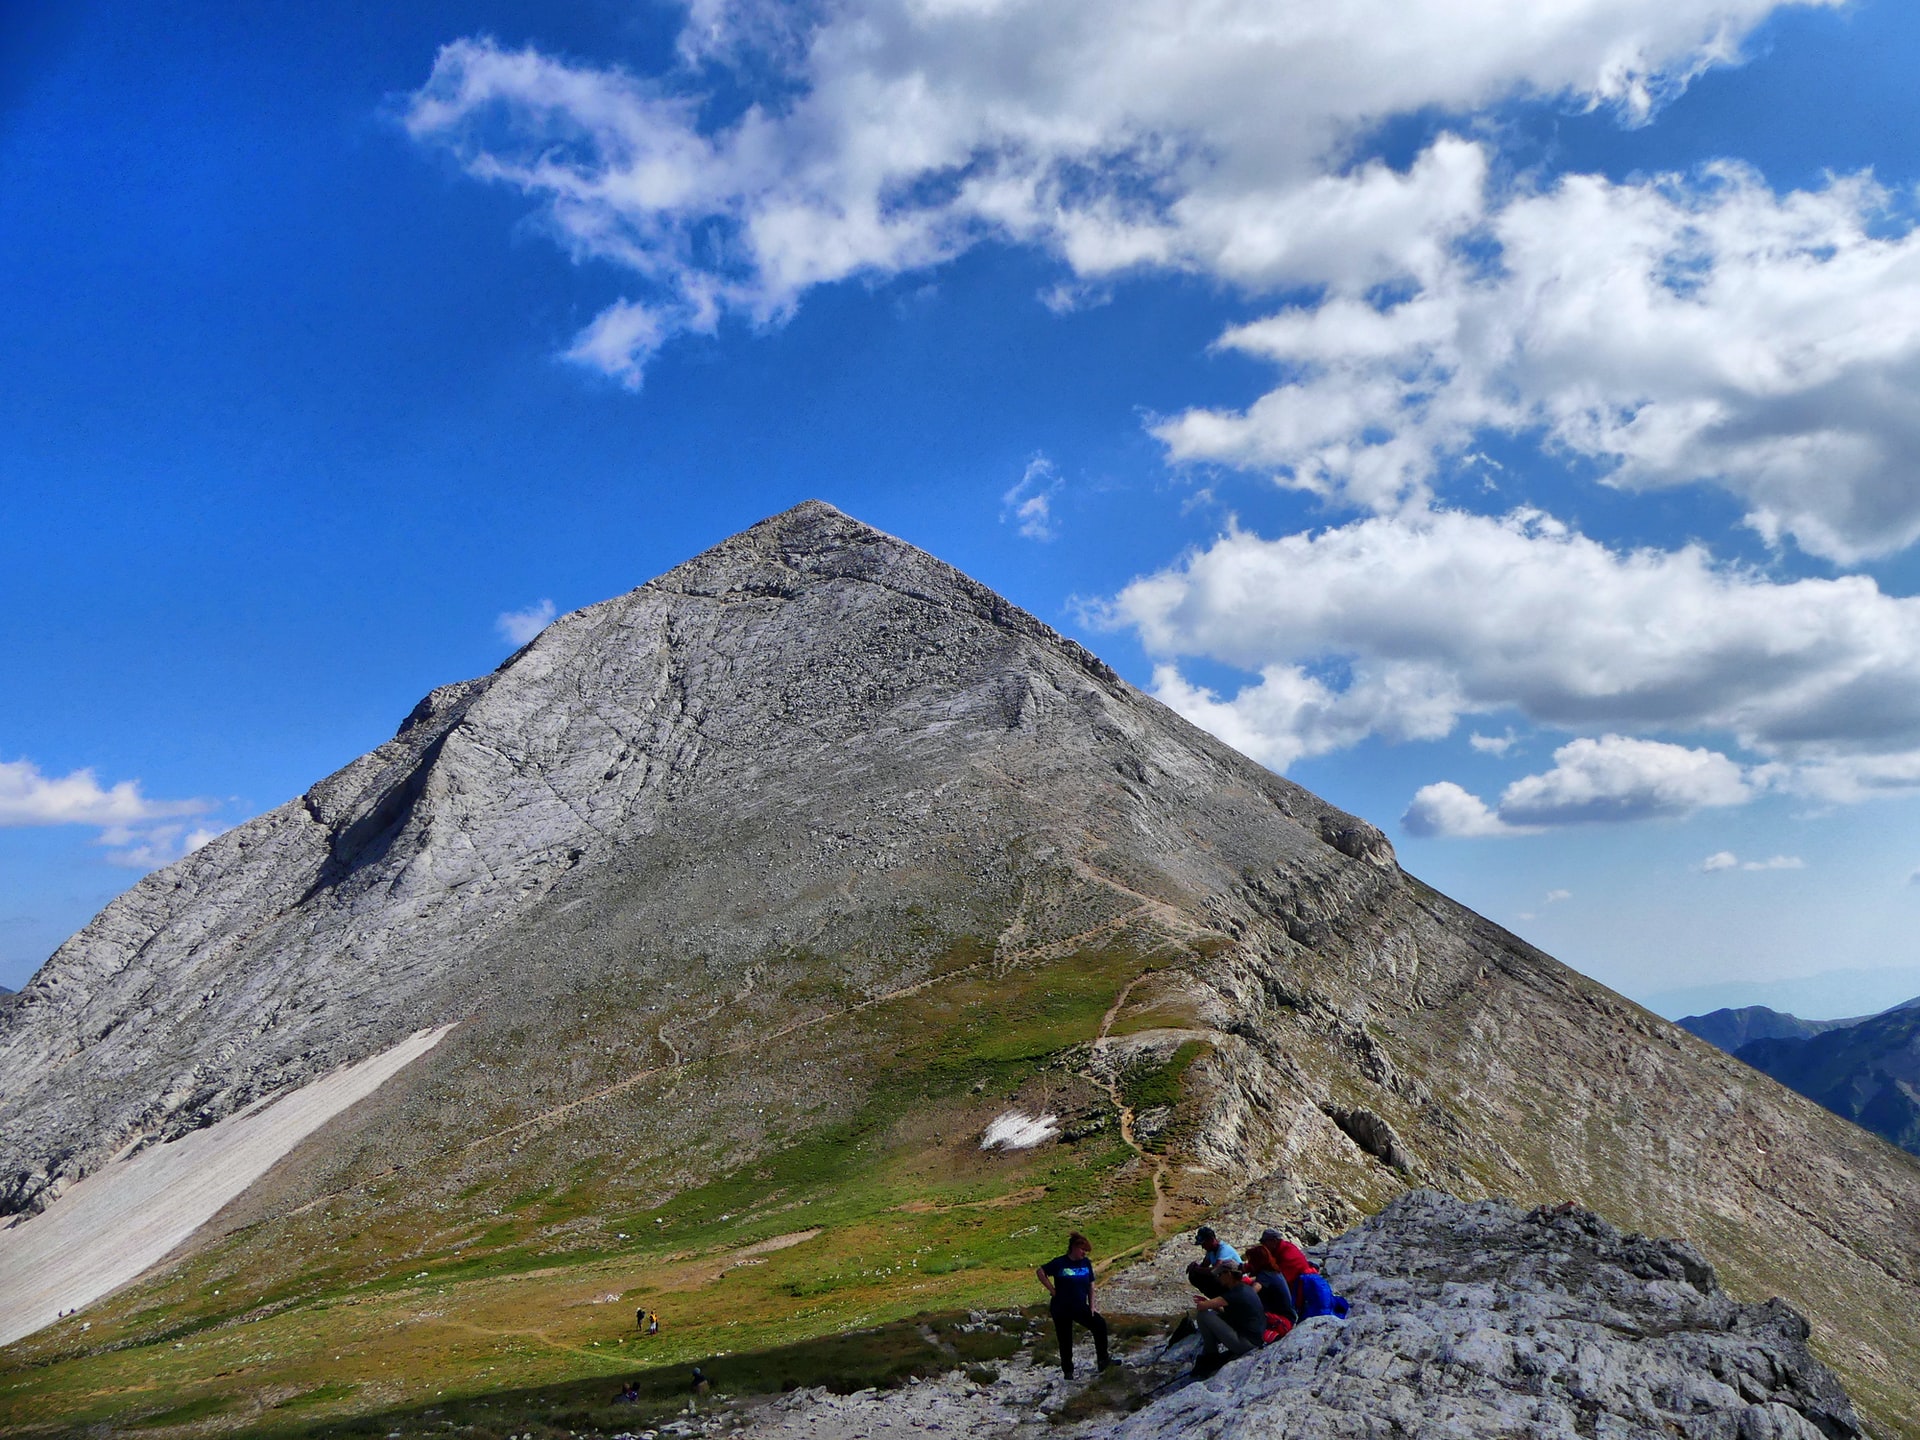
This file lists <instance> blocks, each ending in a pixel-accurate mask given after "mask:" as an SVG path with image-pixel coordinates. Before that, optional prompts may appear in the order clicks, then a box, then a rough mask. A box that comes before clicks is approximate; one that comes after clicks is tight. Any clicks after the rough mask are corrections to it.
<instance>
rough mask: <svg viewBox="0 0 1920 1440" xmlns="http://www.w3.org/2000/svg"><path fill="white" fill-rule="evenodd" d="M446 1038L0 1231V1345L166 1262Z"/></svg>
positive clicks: (190, 1138)
mask: <svg viewBox="0 0 1920 1440" xmlns="http://www.w3.org/2000/svg"><path fill="white" fill-rule="evenodd" d="M451 1029H453V1026H451V1025H442V1026H441V1027H440V1028H439V1029H437V1030H419V1031H416V1032H414V1033H413V1034H412V1035H410V1036H408V1037H407V1038H406V1039H405V1040H402V1041H401V1042H400V1043H399V1044H398V1045H395V1046H394V1047H393V1048H392V1049H390V1050H386V1051H383V1052H382V1053H381V1054H378V1055H372V1056H369V1057H368V1058H367V1059H365V1060H362V1061H359V1062H358V1063H357V1064H353V1065H345V1066H342V1067H341V1068H340V1069H338V1070H335V1071H334V1072H333V1073H332V1074H330V1075H323V1076H322V1077H321V1078H320V1079H318V1080H315V1081H313V1082H312V1083H311V1084H309V1085H303V1086H301V1087H300V1088H299V1089H298V1090H283V1091H279V1092H276V1093H275V1094H272V1095H268V1096H266V1097H265V1098H264V1099H261V1100H258V1101H256V1102H254V1103H253V1104H252V1105H250V1106H248V1107H247V1108H246V1109H245V1110H242V1111H240V1112H239V1113H238V1114H236V1115H229V1116H228V1117H227V1118H226V1119H225V1120H222V1121H220V1122H219V1123H218V1124H215V1125H209V1126H208V1127H207V1128H206V1129H204V1130H195V1131H193V1132H192V1133H191V1134H188V1135H183V1136H182V1137H181V1138H180V1139H178V1140H175V1141H172V1142H170V1143H169V1144H165V1145H153V1146H150V1147H148V1148H147V1149H145V1150H143V1151H141V1152H140V1153H139V1154H137V1155H133V1156H130V1157H126V1158H122V1159H115V1160H113V1161H111V1162H110V1163H109V1164H107V1165H106V1166H105V1167H104V1168H102V1169H100V1170H97V1171H95V1172H94V1173H93V1174H91V1175H89V1176H87V1177H86V1178H85V1179H84V1180H81V1181H79V1182H78V1183H77V1184H75V1185H74V1186H73V1187H72V1188H71V1189H69V1190H68V1191H67V1192H66V1193H65V1194H63V1195H61V1196H60V1198H59V1199H57V1200H55V1201H54V1202H53V1204H51V1205H49V1206H48V1207H47V1208H46V1209H45V1210H43V1211H41V1212H40V1214H38V1215H35V1216H33V1217H32V1218H30V1219H27V1220H23V1221H20V1222H18V1223H16V1224H14V1225H12V1226H11V1227H9V1228H7V1229H4V1230H0V1345H11V1344H12V1343H13V1342H14V1341H15V1340H18V1339H20V1338H21V1337H22V1336H23V1335H31V1334H32V1333H33V1332H34V1331H35V1330H38V1329H40V1328H41V1327H42V1326H45V1325H51V1324H52V1323H53V1322H54V1321H55V1320H57V1319H59V1317H60V1315H61V1313H62V1312H64V1311H67V1310H77V1309H79V1308H80V1307H81V1306H83V1305H88V1304H91V1303H92V1302H93V1301H95V1300H98V1299H99V1298H100V1297H101V1296H102V1295H105V1294H107V1293H108V1292H109V1291H112V1290H116V1289H118V1288H119V1287H120V1286H122V1285H124V1284H126V1283H127V1282H128V1281H129V1280H133V1279H135V1278H136V1277H138V1276H139V1275H140V1274H142V1273H143V1272H144V1271H146V1270H147V1269H148V1268H149V1267H151V1266H153V1265H155V1264H157V1263H159V1262H160V1261H161V1260H163V1259H165V1258H166V1257H167V1255H168V1254H169V1253H171V1252H172V1251H173V1250H174V1248H175V1247H176V1246H178V1245H179V1244H180V1243H181V1242H182V1241H184V1240H185V1239H186V1238H187V1237H188V1236H189V1235H191V1234H193V1232H194V1231H195V1230H198V1229H199V1228H200V1227H201V1226H202V1225H204V1224H206V1222H207V1221H209V1220H211V1219H212V1218H213V1217H214V1215H216V1214H217V1213H218V1212H219V1210H220V1208H221V1207H222V1206H224V1205H225V1204H226V1203H227V1202H228V1201H229V1200H232V1199H233V1198H234V1197H235V1196H237V1195H239V1194H240V1193H241V1192H242V1191H244V1190H245V1189H246V1188H247V1187H248V1186H249V1185H251V1184H252V1183H253V1182H254V1181H255V1180H258V1179H259V1178H260V1177H261V1176H262V1175H264V1174H266V1173H267V1171H268V1170H270V1169H271V1168H272V1167H273V1165H274V1163H275V1162H276V1161H278V1160H279V1159H280V1157H281V1156H283V1155H285V1154H286V1153H287V1152H288V1151H290V1150H291V1149H293V1147H294V1146H296V1145H298V1144H299V1143H300V1142H301V1141H302V1140H304V1139H306V1138H307V1136H309V1135H311V1134H312V1133H313V1132H314V1131H316V1130H318V1129H319V1128H320V1127H321V1126H322V1125H324V1124H326V1123H327V1121H329V1120H331V1119H332V1118H333V1117H334V1116H336V1115H338V1114H339V1113H340V1112H341V1111H343V1110H345V1109H346V1108H347V1107H348V1106H349V1105H351V1104H353V1103H354V1102H355V1101H356V1100H363V1099H365V1098H366V1097H367V1096H369V1095H371V1094H373V1092H374V1091H376V1090H378V1089H379V1088H380V1087H381V1086H382V1085H384V1084H385V1083H386V1082H387V1081H388V1080H389V1079H391V1078H392V1077H393V1076H394V1075H396V1074H398V1073H399V1072H400V1071H401V1070H402V1069H403V1068H404V1067H405V1066H407V1065H408V1064H409V1063H411V1062H412V1061H414V1060H417V1059H418V1058H419V1057H420V1056H422V1055H424V1054H426V1053H427V1052H428V1051H429V1050H431V1049H433V1047H434V1046H435V1045H437V1044H439V1043H440V1041H441V1039H442V1038H443V1037H444V1036H445V1035H446V1034H447V1032H448V1031H449V1030H451Z"/></svg>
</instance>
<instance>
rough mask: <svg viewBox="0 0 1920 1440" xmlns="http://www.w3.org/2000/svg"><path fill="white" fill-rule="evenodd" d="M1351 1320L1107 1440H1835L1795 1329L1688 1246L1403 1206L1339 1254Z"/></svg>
mask: <svg viewBox="0 0 1920 1440" xmlns="http://www.w3.org/2000/svg"><path fill="white" fill-rule="evenodd" d="M1322 1270H1323V1273H1325V1274H1326V1275H1327V1277H1328V1279H1329V1280H1330V1281H1331V1282H1332V1283H1333V1285H1334V1286H1335V1288H1336V1289H1337V1290H1339V1291H1340V1292H1341V1293H1342V1294H1344V1295H1346V1296H1347V1298H1348V1300H1349V1301H1350V1303H1351V1304H1352V1307H1353V1313H1352V1315H1351V1317H1350V1318H1349V1319H1347V1320H1345V1321H1340V1320H1336V1319H1333V1318H1332V1317H1321V1318H1317V1319H1313V1320H1308V1321H1306V1322H1305V1323H1303V1324H1302V1325H1301V1326H1300V1327H1299V1328H1298V1329H1297V1330H1296V1331H1295V1332H1294V1333H1293V1334H1292V1335H1290V1336H1288V1337H1287V1338H1286V1339H1284V1340H1282V1341H1280V1342H1279V1343H1277V1344H1274V1345H1271V1346H1268V1347H1267V1348H1266V1349H1264V1350H1261V1351H1258V1352H1256V1353H1255V1354H1254V1355H1252V1356H1249V1357H1247V1358H1246V1359H1243V1360H1240V1361H1236V1362H1233V1363H1230V1364H1228V1365H1227V1366H1225V1367H1224V1368H1223V1369H1222V1370H1221V1371H1220V1372H1219V1373H1218V1374H1217V1375H1216V1376H1214V1377H1213V1378H1212V1379H1210V1380H1208V1381H1206V1382H1205V1383H1201V1384H1195V1385H1191V1386H1189V1387H1187V1388H1185V1389H1183V1390H1180V1391H1178V1392H1177V1393H1175V1394H1173V1395H1169V1396H1167V1397H1166V1398H1165V1399H1162V1400H1160V1401H1158V1402H1156V1403H1154V1404H1152V1405H1150V1406H1148V1407H1146V1408H1145V1409H1143V1410H1141V1411H1140V1412H1139V1413H1137V1414H1136V1415H1134V1416H1132V1417H1130V1418H1129V1419H1128V1420H1126V1421H1125V1422H1123V1423H1121V1424H1119V1425H1118V1426H1116V1427H1114V1428H1113V1429H1112V1430H1111V1431H1108V1432H1105V1433H1111V1434H1112V1435H1114V1436H1116V1437H1118V1440H1176V1437H1178V1440H1206V1437H1215V1436H1220V1437H1224V1436H1251V1435H1259V1436H1263V1437H1272V1440H1335V1437H1339V1440H1348V1437H1369V1440H1370V1437H1376V1436H1385V1435H1409V1436H1419V1437H1422V1440H1490V1437H1494V1436H1527V1437H1541V1440H1546V1437H1556V1440H1557V1437H1567V1440H1572V1437H1575V1436H1581V1437H1611V1440H1628V1437H1633V1440H1651V1437H1670V1436H1681V1437H1685V1440H1763V1437H1764V1440H1775V1437H1778V1440H1848V1437H1853V1436H1857V1435H1860V1434H1861V1433H1862V1428H1861V1423H1860V1419H1859V1417H1858V1416H1857V1415H1856V1414H1855V1413H1854V1408H1853V1405H1852V1404H1851V1402H1850V1401H1849V1400H1848V1398H1847V1394H1846V1391H1845V1390H1844V1389H1843V1388H1842V1386H1841V1384H1840V1382H1839V1380H1838V1379H1837V1378H1836V1377H1835V1376H1834V1374H1833V1372H1832V1371H1830V1370H1829V1369H1828V1368H1827V1367H1826V1366H1825V1365H1823V1364H1822V1363H1821V1362H1820V1361H1819V1360H1818V1359H1817V1358H1816V1357H1815V1356H1814V1354H1813V1352H1812V1351H1811V1350H1810V1349H1809V1348H1808V1345H1807V1335H1808V1328H1807V1323H1806V1321H1805V1320H1804V1319H1803V1318H1802V1317H1801V1316H1800V1315H1799V1314H1798V1313H1797V1312H1796V1311H1794V1310H1793V1309H1792V1308H1790V1307H1789V1306H1787V1305H1786V1304H1784V1303H1783V1302H1781V1301H1778V1300H1774V1301H1770V1302H1768V1303H1766V1304H1764V1305H1756V1304H1742V1303H1740V1302H1739V1301H1736V1300H1734V1299H1733V1298H1731V1297H1730V1296H1728V1295H1727V1294H1726V1293H1725V1292H1724V1291H1723V1290H1721V1289H1720V1287H1719V1285H1718V1284H1717V1282H1716V1281H1715V1278H1714V1272H1713V1268H1712V1267H1711V1266H1710V1265H1709V1264H1708V1263H1707V1262H1706V1260H1705V1259H1704V1258H1703V1257H1702V1256H1701V1255H1700V1253H1699V1252H1698V1251H1697V1250H1695V1249H1694V1248H1693V1247H1692V1246H1690V1245H1686V1244H1683V1243H1680V1242H1675V1241H1657V1240H1649V1239H1647V1238H1646V1237H1645V1236H1642V1235H1631V1234H1622V1233H1621V1232H1620V1231H1618V1230H1616V1229H1615V1228H1614V1227H1613V1226H1611V1225H1609V1224H1608V1223H1607V1222H1606V1221H1604V1220H1602V1219H1600V1218H1598V1217H1597V1216H1595V1215H1593V1214H1591V1213H1590V1212H1588V1211H1584V1210H1579V1209H1575V1208H1571V1207H1565V1206H1561V1207H1554V1208H1552V1209H1536V1210H1534V1211H1531V1212H1529V1211H1526V1210H1523V1209H1521V1208H1519V1207H1518V1206H1514V1205H1510V1204H1506V1203H1503V1202H1500V1201H1491V1200H1489V1201H1481V1202H1479V1203H1475V1204H1468V1203H1465V1202H1462V1201H1459V1200H1456V1199H1454V1198H1452V1197H1450V1196H1445V1195H1440V1194H1436V1193H1434V1192H1432V1191H1414V1192H1410V1193H1408V1194H1406V1195H1404V1196H1402V1197H1401V1198H1399V1199H1398V1200H1395V1201H1394V1202H1393V1203H1392V1204H1391V1205H1389V1206H1388V1207H1387V1208H1386V1209H1385V1210H1384V1211H1382V1212H1381V1213H1380V1214H1379V1215H1377V1216H1375V1217H1373V1218H1372V1219H1370V1220H1368V1221H1366V1222H1365V1223H1364V1224H1362V1225H1360V1226H1358V1227H1356V1228H1355V1229H1354V1230H1352V1231H1351V1232H1349V1233H1348V1234H1346V1235H1343V1236H1342V1237H1340V1239H1339V1240H1338V1241H1337V1242H1335V1243H1334V1244H1333V1245H1332V1246H1331V1247H1330V1248H1329V1250H1328V1252H1327V1254H1326V1257H1325V1259H1324V1261H1323V1264H1322Z"/></svg>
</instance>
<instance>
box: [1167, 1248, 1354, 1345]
mask: <svg viewBox="0 0 1920 1440" xmlns="http://www.w3.org/2000/svg"><path fill="white" fill-rule="evenodd" d="M1193 1243H1194V1244H1196V1245H1198V1246H1199V1247H1200V1249H1201V1251H1202V1254H1203V1258H1202V1259H1199V1260H1196V1261H1194V1262H1193V1263H1192V1264H1191V1265H1189V1266H1187V1280H1188V1282H1189V1283H1190V1284H1191V1285H1192V1286H1193V1288H1194V1289H1195V1290H1196V1291H1198V1292H1199V1293H1198V1294H1196V1295H1195V1296H1194V1299H1193V1309H1194V1323H1195V1325H1197V1326H1198V1327H1199V1330H1200V1342H1201V1346H1202V1349H1201V1352H1200V1360H1199V1363H1197V1364H1196V1365H1195V1366H1194V1369H1193V1373H1194V1374H1195V1375H1196V1376H1199V1377H1202V1378H1204V1377H1205V1376H1208V1375H1211V1374H1212V1373H1213V1372H1214V1371H1216V1370H1218V1369H1219V1368H1220V1367H1221V1366H1222V1365H1224V1364H1226V1363H1227V1361H1229V1360H1233V1359H1236V1358H1238V1357H1239V1356H1241V1355H1245V1354H1246V1353H1247V1352H1248V1351H1250V1350H1257V1349H1258V1348H1259V1347H1260V1346H1262V1345H1270V1344H1272V1343H1273V1342H1274V1341H1275V1340H1279V1339H1282V1338H1284V1337H1285V1336H1286V1335H1287V1334H1288V1332H1289V1331H1291V1330H1292V1329H1293V1327H1294V1326H1295V1325H1297V1324H1299V1323H1300V1322H1301V1321H1302V1320H1308V1319H1311V1318H1312V1317H1313V1316H1315V1315H1345V1314H1346V1313H1347V1302H1346V1301H1345V1300H1344V1299H1342V1298H1341V1297H1340V1296H1338V1295H1335V1294H1334V1293H1333V1287H1332V1286H1330V1285H1328V1284H1327V1281H1326V1277H1324V1276H1323V1275H1321V1273H1320V1271H1319V1269H1318V1268H1317V1267H1316V1266H1315V1265H1314V1263H1313V1262H1312V1261H1311V1260H1309V1259H1308V1258H1307V1254H1306V1252H1305V1251H1304V1250H1302V1249H1301V1248H1300V1247H1299V1246H1298V1245H1295V1244H1294V1243H1293V1242H1292V1241H1291V1240H1288V1239H1285V1238H1284V1237H1282V1236H1281V1234H1280V1232H1279V1231H1278V1230H1272V1229H1269V1230H1264V1231H1262V1232H1261V1234H1260V1243H1259V1244H1257V1245H1249V1246H1248V1247H1247V1253H1246V1257H1245V1258H1244V1259H1243V1258H1242V1257H1241V1255H1240V1252H1239V1251H1238V1250H1235V1249H1234V1248H1233V1246H1231V1245H1229V1244H1228V1243H1227V1242H1226V1241H1224V1240H1222V1239H1221V1238H1220V1237H1219V1236H1218V1235H1216V1234H1215V1233H1214V1230H1213V1227H1212V1226H1211V1225H1202V1226H1201V1227H1200V1229H1199V1230H1198V1231H1196V1232H1195V1233H1194V1237H1193Z"/></svg>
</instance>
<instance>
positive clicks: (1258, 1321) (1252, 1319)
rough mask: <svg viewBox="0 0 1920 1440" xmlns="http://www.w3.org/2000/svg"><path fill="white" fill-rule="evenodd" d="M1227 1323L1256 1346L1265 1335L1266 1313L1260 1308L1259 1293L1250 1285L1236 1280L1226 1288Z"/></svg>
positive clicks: (1225, 1312)
mask: <svg viewBox="0 0 1920 1440" xmlns="http://www.w3.org/2000/svg"><path fill="white" fill-rule="evenodd" d="M1225 1299H1226V1302H1227V1308H1226V1310H1225V1311H1224V1312H1223V1313H1224V1314H1225V1315H1226V1318H1227V1323H1228V1324H1229V1325H1231V1326H1233V1328H1234V1329H1236V1330H1238V1331H1239V1332H1240V1333H1241V1334H1242V1335H1244V1336H1246V1337H1247V1339H1249V1340H1251V1341H1252V1342H1253V1343H1254V1344H1255V1345H1258V1344H1259V1343H1260V1342H1261V1341H1262V1340H1263V1339H1265V1338H1266V1334H1267V1312H1266V1311H1265V1310H1263V1309H1261V1308H1260V1293H1259V1291H1257V1290H1255V1289H1254V1288H1253V1286H1251V1285H1245V1284H1242V1283H1241V1282H1240V1281H1238V1280H1236V1281H1234V1282H1233V1284H1231V1285H1229V1286H1227V1293H1226V1296H1225Z"/></svg>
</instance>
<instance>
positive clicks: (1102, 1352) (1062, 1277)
mask: <svg viewBox="0 0 1920 1440" xmlns="http://www.w3.org/2000/svg"><path fill="white" fill-rule="evenodd" d="M1033 1273H1034V1274H1035V1275H1037V1276H1039V1277H1040V1283H1041V1284H1042V1285H1044V1286H1045V1287H1046V1290H1047V1297H1048V1298H1047V1309H1048V1311H1049V1312H1050V1313H1051V1314H1052V1315H1053V1330H1054V1333H1055V1334H1056V1335H1058V1336H1059V1337H1060V1372H1061V1373H1062V1374H1063V1375H1065V1376H1066V1377H1067V1379H1069V1380H1071V1379H1072V1378H1073V1327H1074V1326H1075V1325H1084V1326H1086V1327H1087V1329H1089V1330H1091V1331H1092V1332H1093V1358H1094V1364H1095V1365H1096V1366H1097V1367H1098V1368H1099V1369H1101V1370H1104V1369H1106V1368H1107V1366H1109V1365H1111V1364H1112V1363H1113V1361H1112V1359H1111V1358H1109V1356H1108V1355H1107V1322H1106V1320H1105V1319H1103V1318H1102V1317H1101V1315H1100V1312H1099V1311H1098V1310H1096V1309H1094V1308H1093V1245H1092V1243H1091V1242H1090V1241H1089V1240H1088V1239H1087V1237H1086V1236H1084V1235H1082V1234H1081V1233H1080V1232H1079V1231H1078V1230H1076V1231H1074V1232H1073V1233H1072V1234H1071V1235H1069V1236H1067V1253H1066V1254H1064V1255H1059V1256H1056V1257H1054V1258H1053V1259H1051V1260H1049V1261H1047V1263H1046V1264H1044V1265H1042V1266H1040V1267H1039V1268H1038V1269H1036V1270H1035V1271H1034V1272H1033Z"/></svg>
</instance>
